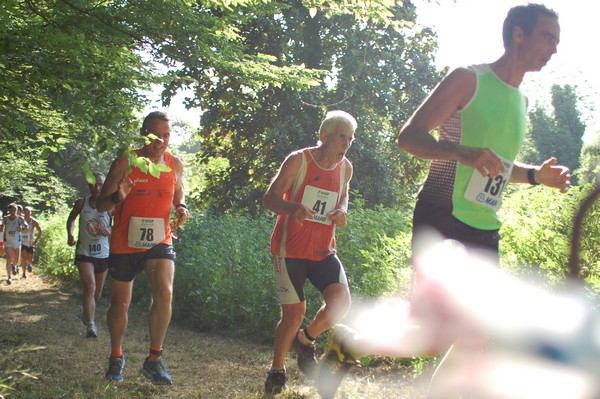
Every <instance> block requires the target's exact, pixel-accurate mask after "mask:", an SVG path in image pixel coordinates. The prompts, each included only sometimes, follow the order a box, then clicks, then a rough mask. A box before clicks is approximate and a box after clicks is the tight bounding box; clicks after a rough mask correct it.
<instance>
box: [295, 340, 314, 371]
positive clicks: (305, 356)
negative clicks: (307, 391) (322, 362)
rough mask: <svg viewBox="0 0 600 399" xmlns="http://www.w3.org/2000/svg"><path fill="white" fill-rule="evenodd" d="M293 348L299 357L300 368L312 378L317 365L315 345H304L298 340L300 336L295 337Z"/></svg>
mask: <svg viewBox="0 0 600 399" xmlns="http://www.w3.org/2000/svg"><path fill="white" fill-rule="evenodd" d="M292 347H293V348H294V351H295V352H296V355H297V356H298V368H299V369H300V371H302V372H303V373H304V375H306V376H308V377H312V376H313V374H314V372H315V367H316V365H317V349H316V348H315V346H314V345H304V344H302V343H301V342H300V341H299V340H298V334H296V336H295V337H294V342H292Z"/></svg>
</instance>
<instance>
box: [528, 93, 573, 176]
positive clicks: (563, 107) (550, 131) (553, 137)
mask: <svg viewBox="0 0 600 399" xmlns="http://www.w3.org/2000/svg"><path fill="white" fill-rule="evenodd" d="M551 93H552V108H553V112H551V113H548V112H547V110H546V109H544V108H543V107H537V108H535V109H534V110H533V111H531V112H530V113H529V120H530V124H531V130H530V132H529V136H528V143H527V145H526V147H525V149H524V151H523V152H524V155H523V157H524V159H525V161H526V162H530V163H533V164H536V165H539V164H541V163H542V162H543V161H545V160H546V159H548V158H549V157H551V156H554V157H556V158H557V159H558V160H559V162H560V163H561V164H563V165H567V166H568V167H569V168H570V169H571V170H572V171H575V170H576V169H577V168H579V164H580V156H581V149H582V147H583V135H584V133H585V124H584V123H583V122H582V121H581V113H580V112H579V111H578V110H577V100H578V99H577V93H576V91H575V88H574V87H573V86H570V85H565V86H560V85H553V86H552V89H551Z"/></svg>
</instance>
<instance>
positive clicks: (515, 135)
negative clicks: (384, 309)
mask: <svg viewBox="0 0 600 399" xmlns="http://www.w3.org/2000/svg"><path fill="white" fill-rule="evenodd" d="M559 39H560V27H559V24H558V15H557V14H556V13H555V12H554V11H552V10H550V9H548V8H546V7H545V6H543V5H539V4H528V5H526V6H517V7H514V8H512V9H511V10H510V11H509V13H508V15H507V17H506V19H505V21H504V26H503V40H504V48H505V52H504V54H503V55H502V56H501V57H500V58H499V59H498V60H496V61H495V62H492V63H490V64H486V65H476V66H471V67H468V68H458V69H456V70H454V71H452V72H451V73H450V74H449V75H448V76H446V77H445V78H444V79H443V80H442V81H441V82H440V83H439V84H438V85H437V86H436V88H435V89H434V90H433V92H432V93H431V94H430V95H429V96H428V97H427V98H426V99H425V101H424V102H423V103H422V104H421V105H420V106H419V108H418V109H417V110H416V111H415V112H414V114H413V115H412V116H411V117H410V118H409V120H408V121H407V122H406V124H405V125H404V126H403V127H402V129H401V131H400V135H399V138H398V146H399V147H400V149H402V150H404V151H407V152H409V153H411V154H413V155H414V156H417V157H419V158H422V159H427V160H431V161H432V163H431V166H430V169H429V174H428V176H427V180H426V182H425V184H424V186H423V188H422V190H421V192H420V193H419V199H418V201H417V204H416V206H415V212H414V218H413V257H414V255H415V254H416V255H417V256H418V255H420V253H419V252H418V251H415V249H418V247H416V246H415V245H414V243H415V242H416V241H417V240H415V237H418V236H419V231H420V230H421V229H425V227H429V228H434V229H436V230H438V231H439V232H440V233H441V234H442V235H443V236H444V237H445V238H449V239H454V240H457V241H459V242H460V243H462V244H463V245H464V246H465V247H466V248H467V249H469V250H473V249H475V250H477V252H479V250H481V249H483V250H484V251H485V252H486V253H491V254H492V259H493V261H495V262H498V261H499V260H498V244H499V240H500V235H499V233H498V231H499V228H500V221H499V220H498V217H497V211H498V209H499V208H500V206H501V198H502V197H501V196H502V191H503V190H504V188H505V186H506V184H507V183H509V182H512V183H529V184H543V185H545V186H548V187H552V188H556V189H558V190H560V191H562V192H565V191H567V190H568V188H569V185H570V171H569V169H568V168H567V167H565V166H560V165H557V160H556V159H555V158H550V159H548V160H547V161H545V162H544V163H543V164H542V165H537V166H536V165H525V164H522V163H519V162H515V161H514V160H515V158H516V156H517V153H518V151H519V149H520V148H521V144H522V142H523V138H524V136H525V131H526V105H527V104H526V103H527V101H526V99H525V97H524V96H523V94H522V93H521V91H520V90H519V86H520V84H521V82H522V80H523V77H524V75H525V73H527V72H530V71H539V70H541V69H542V68H543V67H544V66H545V65H546V63H547V62H548V61H549V60H550V58H551V57H552V56H553V55H554V53H556V49H557V45H558V42H559ZM437 128H440V136H439V138H437V137H435V136H433V135H432V134H431V133H430V132H431V131H433V130H434V129H437ZM447 266H448V267H449V268H452V266H453V264H452V259H448V260H447ZM420 271H421V270H420V269H418V268H417V275H418V277H417V284H416V288H415V292H417V294H418V293H419V292H421V293H422V292H424V291H425V292H426V293H427V295H424V296H419V297H416V298H413V302H412V303H411V304H410V312H409V315H408V317H407V321H406V324H402V323H399V324H402V325H403V326H404V327H405V328H399V330H398V331H394V332H389V331H386V333H388V334H389V336H388V339H387V340H384V341H382V340H381V339H379V340H378V339H375V338H373V337H371V336H369V335H368V334H357V333H356V332H355V331H353V330H352V329H350V328H349V327H346V326H341V325H338V326H336V327H335V328H334V329H333V330H332V331H331V332H330V339H329V341H328V346H327V349H326V352H325V354H324V355H323V357H322V360H321V365H320V367H319V370H320V371H319V373H318V375H317V377H316V386H317V390H318V392H319V393H320V394H321V397H322V398H324V399H325V398H333V397H334V396H335V392H336V390H337V388H338V386H339V384H340V383H341V381H342V378H343V376H344V374H345V373H346V372H347V371H348V368H349V366H350V365H351V364H352V363H354V362H355V359H359V358H361V357H363V356H367V355H375V354H379V355H385V356H395V357H408V358H410V357H414V356H423V355H432V354H440V353H443V352H444V351H447V350H448V349H449V348H450V347H451V346H452V345H453V344H454V343H455V342H457V340H458V338H459V336H458V335H459V333H458V332H457V331H458V330H457V328H456V326H457V325H458V324H460V320H461V316H462V314H460V313H461V312H460V311H458V310H457V309H456V308H453V307H451V306H450V305H449V302H451V299H452V298H448V297H447V296H444V294H443V292H444V284H443V282H440V281H433V282H431V281H429V283H430V284H429V285H428V284H427V283H428V281H427V280H425V281H422V276H421V273H420ZM450 274H451V273H450ZM427 287H429V290H430V291H427V289H428V288H427ZM470 288H471V287H465V289H466V290H468V289H470ZM419 308H420V310H422V311H423V310H424V313H425V315H423V314H422V313H419V310H418V309H419ZM391 317H402V316H401V315H394V316H391ZM375 327H377V326H370V328H371V329H372V330H373V329H375ZM386 327H389V325H387V326H386ZM383 329H384V327H383V326H382V328H381V330H383ZM393 333H396V334H395V335H394V336H393V337H392V336H391V335H392V334H393ZM476 337H478V336H477V335H476ZM463 338H464V337H463ZM466 338H467V339H466V341H469V339H468V338H469V337H466ZM471 338H473V337H472V336H471ZM480 338H482V339H481V341H478V342H485V338H486V337H485V336H482V337H480ZM471 342H472V341H471ZM461 344H464V343H463V342H461V341H460V340H458V345H461ZM482 353H483V352H482ZM448 354H450V351H449V352H448ZM448 357H450V358H454V356H448V355H447V356H446V357H445V358H444V360H443V361H442V363H441V365H442V367H441V369H443V371H444V372H446V373H447V369H448V368H450V369H451V371H450V378H449V380H450V381H452V384H451V386H448V385H443V384H440V383H439V381H436V380H435V379H434V381H433V382H432V384H431V388H432V390H431V391H430V392H429V393H430V394H431V396H428V397H444V398H456V397H460V396H463V395H462V394H463V393H465V392H469V390H471V392H477V393H478V394H476V395H475V396H478V397H481V396H482V395H483V396H486V397H488V396H487V395H486V394H487V393H489V394H490V396H489V397H492V396H493V397H506V396H511V397H512V396H515V395H514V393H513V392H491V391H490V389H492V387H490V384H487V385H485V384H486V380H485V379H478V378H461V377H464V376H460V375H456V374H454V375H452V374H451V373H452V367H451V366H449V367H445V366H444V365H445V364H446V360H447V358H448ZM459 362H460V360H459ZM469 366H472V365H469ZM453 371H455V370H453ZM478 371H480V370H478ZM439 372H440V367H438V370H436V373H435V374H434V376H435V375H439ZM446 377H448V374H447V375H446ZM461 384H462V385H461ZM478 384H479V385H478ZM506 385H508V386H507V388H512V385H513V384H506ZM494 388H495V387H494ZM463 390H464V391H463ZM467 396H471V395H469V394H468V393H467Z"/></svg>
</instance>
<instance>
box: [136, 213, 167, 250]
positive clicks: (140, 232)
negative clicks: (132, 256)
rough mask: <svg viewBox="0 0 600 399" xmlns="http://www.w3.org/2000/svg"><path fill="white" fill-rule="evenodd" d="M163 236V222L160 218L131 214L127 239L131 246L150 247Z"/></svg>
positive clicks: (162, 238) (161, 239) (163, 237)
mask: <svg viewBox="0 0 600 399" xmlns="http://www.w3.org/2000/svg"><path fill="white" fill-rule="evenodd" d="M165 237H166V234H165V222H164V220H163V219H162V218H140V217H135V216H132V217H131V219H130V220H129V231H128V234H127V241H128V245H129V247H131V248H151V247H153V246H155V245H156V244H158V243H160V242H161V241H163V240H164V239H165Z"/></svg>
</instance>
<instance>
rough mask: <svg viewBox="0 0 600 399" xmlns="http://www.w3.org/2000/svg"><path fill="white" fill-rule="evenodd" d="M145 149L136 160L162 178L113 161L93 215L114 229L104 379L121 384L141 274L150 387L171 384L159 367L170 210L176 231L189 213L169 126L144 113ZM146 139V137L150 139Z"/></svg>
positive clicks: (169, 267) (167, 292) (170, 261)
mask: <svg viewBox="0 0 600 399" xmlns="http://www.w3.org/2000/svg"><path fill="white" fill-rule="evenodd" d="M140 133H141V134H142V136H148V138H149V143H148V144H146V145H144V146H143V147H142V148H140V149H138V150H136V151H135V152H136V154H137V156H138V157H144V158H148V159H149V160H150V161H152V162H153V163H154V164H162V165H166V166H167V167H168V168H169V171H168V172H162V173H160V177H159V178H156V177H154V176H152V175H150V174H146V173H144V172H142V171H141V170H140V169H139V168H138V167H136V166H133V165H130V164H129V158H128V156H127V155H125V156H123V157H121V158H118V159H116V160H115V161H114V162H113V164H112V166H111V167H110V171H109V172H108V176H107V177H106V182H105V183H104V187H103V188H102V192H101V193H100V197H98V200H97V204H96V207H97V209H98V210H99V211H101V212H102V211H111V210H113V209H114V225H113V229H112V237H111V243H110V255H109V259H108V268H109V274H110V277H111V303H110V308H109V309H108V314H107V322H108V330H109V332H110V341H111V355H110V358H109V362H108V369H107V371H106V378H107V379H108V380H111V381H122V380H123V374H122V373H123V365H124V364H125V357H124V355H123V339H124V337H125V330H126V329H127V312H128V310H129V305H130V303H131V292H132V288H133V280H134V279H135V277H136V276H137V275H138V274H139V273H140V272H142V271H144V272H145V273H146V276H147V277H148V282H149V285H150V291H151V294H152V305H151V307H150V314H149V316H148V324H149V328H150V354H149V356H148V357H147V358H146V359H145V361H144V364H143V372H144V374H145V375H146V376H147V377H148V378H150V379H151V380H152V382H153V383H154V384H167V385H168V384H171V383H172V378H171V375H170V374H169V373H168V372H167V369H166V368H165V366H164V364H163V362H162V350H163V340H164V338H165V335H166V333H167V328H168V327H169V322H170V320H171V301H172V298H173V276H174V273H175V251H174V250H173V241H172V231H171V225H170V223H169V219H170V215H171V209H172V208H173V207H174V208H175V216H176V218H177V220H176V222H175V224H176V225H181V224H182V223H184V222H185V221H186V220H187V219H188V217H189V212H188V210H187V206H186V204H185V194H184V189H183V183H182V177H183V164H182V163H181V161H180V160H179V158H177V157H174V156H172V155H171V154H170V153H169V152H168V151H167V147H168V145H169V138H170V137H171V120H170V119H169V117H168V116H167V114H165V113H163V112H158V111H155V112H151V113H149V114H148V115H147V116H146V118H145V119H144V122H143V124H142V128H141V129H140ZM150 135H152V136H150Z"/></svg>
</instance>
